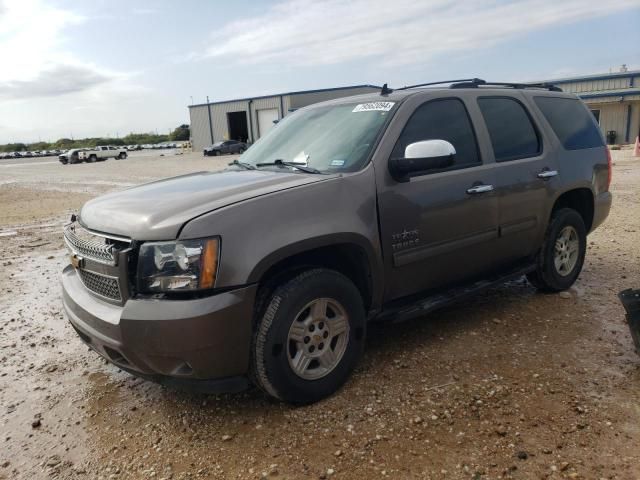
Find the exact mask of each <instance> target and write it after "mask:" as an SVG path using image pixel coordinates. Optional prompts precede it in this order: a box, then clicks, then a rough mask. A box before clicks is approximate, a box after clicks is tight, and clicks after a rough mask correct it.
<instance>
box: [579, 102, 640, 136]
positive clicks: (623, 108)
mask: <svg viewBox="0 0 640 480" xmlns="http://www.w3.org/2000/svg"><path fill="white" fill-rule="evenodd" d="M594 100H599V99H594ZM586 103H587V105H588V106H589V108H590V109H591V110H600V129H601V130H602V133H604V134H605V135H606V134H607V132H608V131H610V130H613V131H615V132H616V143H627V142H633V141H635V138H636V136H637V135H638V128H640V102H638V101H636V102H626V101H625V102H616V103H611V102H610V101H609V103H605V102H602V101H600V102H597V101H595V102H591V101H589V100H587V101H586ZM629 105H631V119H630V120H631V123H630V124H629V128H628V129H627V123H628V121H629ZM627 131H628V132H629V138H626V136H627Z"/></svg>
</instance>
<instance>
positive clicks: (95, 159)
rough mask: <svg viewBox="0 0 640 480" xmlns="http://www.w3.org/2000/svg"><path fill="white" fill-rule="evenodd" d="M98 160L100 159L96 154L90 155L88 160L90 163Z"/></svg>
mask: <svg viewBox="0 0 640 480" xmlns="http://www.w3.org/2000/svg"><path fill="white" fill-rule="evenodd" d="M97 160H98V157H96V156H95V155H91V156H89V159H88V160H87V161H88V162H89V163H96V161H97Z"/></svg>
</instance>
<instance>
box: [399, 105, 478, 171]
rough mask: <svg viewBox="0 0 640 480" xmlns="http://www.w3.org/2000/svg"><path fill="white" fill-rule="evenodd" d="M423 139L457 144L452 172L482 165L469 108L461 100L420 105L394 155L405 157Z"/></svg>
mask: <svg viewBox="0 0 640 480" xmlns="http://www.w3.org/2000/svg"><path fill="white" fill-rule="evenodd" d="M423 140H446V141H447V142H449V143H450V144H451V145H453V148H455V149H456V155H455V157H454V160H453V162H454V164H453V167H449V169H455V168H462V167H468V166H471V165H477V164H479V163H481V162H480V156H479V154H478V144H477V142H476V136H475V133H474V131H473V127H472V126H471V120H470V119H469V115H468V113H467V109H466V107H465V106H464V104H463V103H462V101H461V100H459V99H457V98H446V99H442V100H431V101H429V102H427V103H424V104H422V105H420V106H419V107H418V108H417V109H416V111H415V112H413V115H411V118H409V120H408V121H407V124H406V125H405V127H404V130H403V131H402V133H401V134H400V138H398V141H397V142H396V145H395V147H394V148H393V153H392V154H391V156H392V157H396V158H400V157H404V151H405V149H406V148H407V146H408V145H410V144H412V143H415V142H421V141H423Z"/></svg>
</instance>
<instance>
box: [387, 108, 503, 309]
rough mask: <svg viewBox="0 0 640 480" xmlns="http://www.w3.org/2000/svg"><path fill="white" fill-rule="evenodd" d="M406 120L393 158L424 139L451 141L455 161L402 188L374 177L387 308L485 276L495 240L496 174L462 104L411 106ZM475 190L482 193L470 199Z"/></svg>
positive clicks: (401, 185) (397, 183) (391, 179)
mask: <svg viewBox="0 0 640 480" xmlns="http://www.w3.org/2000/svg"><path fill="white" fill-rule="evenodd" d="M407 108H410V107H409V106H407ZM409 115H410V116H409V118H408V120H407V121H406V124H405V125H404V128H403V129H402V132H401V133H400V134H399V136H398V138H397V141H396V142H395V147H394V149H393V151H392V152H391V157H399V156H403V154H404V149H405V148H406V146H407V145H409V144H411V143H413V142H416V141H421V140H429V139H440V140H446V141H448V142H449V143H451V144H452V145H453V146H454V148H455V149H456V156H455V157H454V165H453V166H452V167H451V168H450V169H447V170H446V171H435V172H424V174H422V175H420V176H414V177H412V178H411V179H410V180H409V181H405V182H397V181H395V180H394V179H393V178H391V176H390V175H389V174H388V172H384V173H382V172H381V173H380V175H378V174H377V175H378V178H379V184H378V204H379V216H380V231H381V242H382V245H383V251H384V254H385V266H386V270H387V271H386V279H387V280H388V282H387V286H386V289H385V300H386V301H389V300H394V299H397V298H400V297H403V296H407V295H411V294H414V293H418V292H422V291H425V290H429V289H435V288H439V287H445V286H447V285H451V284H453V283H456V282H460V281H463V280H467V279H470V278H471V277H473V276H477V275H479V274H482V273H484V272H487V271H488V270H490V269H491V267H492V263H493V260H494V258H495V248H496V242H497V239H498V200H497V196H496V194H495V192H494V191H493V190H492V189H491V188H489V187H490V186H494V185H495V181H496V178H495V173H494V170H493V168H492V165H483V164H482V162H481V156H480V153H479V149H478V145H477V140H476V136H475V131H474V129H473V126H472V124H471V120H470V118H469V115H468V113H467V110H466V108H465V105H464V103H463V102H462V101H461V100H460V99H458V98H438V99H434V100H431V101H428V102H426V103H422V104H417V105H415V106H414V107H412V113H410V114H409ZM387 161H388V160H387ZM478 186H483V187H484V188H481V189H475V190H471V191H469V190H470V189H472V188H473V187H478ZM483 190H485V191H483ZM474 191H476V192H477V193H473V192H474Z"/></svg>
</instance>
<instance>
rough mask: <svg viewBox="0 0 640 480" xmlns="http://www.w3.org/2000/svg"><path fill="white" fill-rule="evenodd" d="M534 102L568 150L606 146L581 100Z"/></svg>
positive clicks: (548, 98)
mask: <svg viewBox="0 0 640 480" xmlns="http://www.w3.org/2000/svg"><path fill="white" fill-rule="evenodd" d="M534 100H535V102H536V105H538V108H540V110H541V111H542V114H543V115H544V117H545V118H546V119H547V121H548V122H549V124H550V125H551V128H552V129H553V131H554V132H555V134H556V135H557V136H558V139H560V142H562V145H563V146H564V148H566V149H567V150H580V149H582V148H594V147H601V146H603V145H604V143H603V142H602V137H601V135H600V129H599V128H598V126H597V125H596V124H595V123H594V121H593V115H590V114H589V111H588V110H587V109H586V107H585V106H584V104H583V103H582V102H581V101H580V100H578V99H573V98H558V97H535V98H534Z"/></svg>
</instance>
